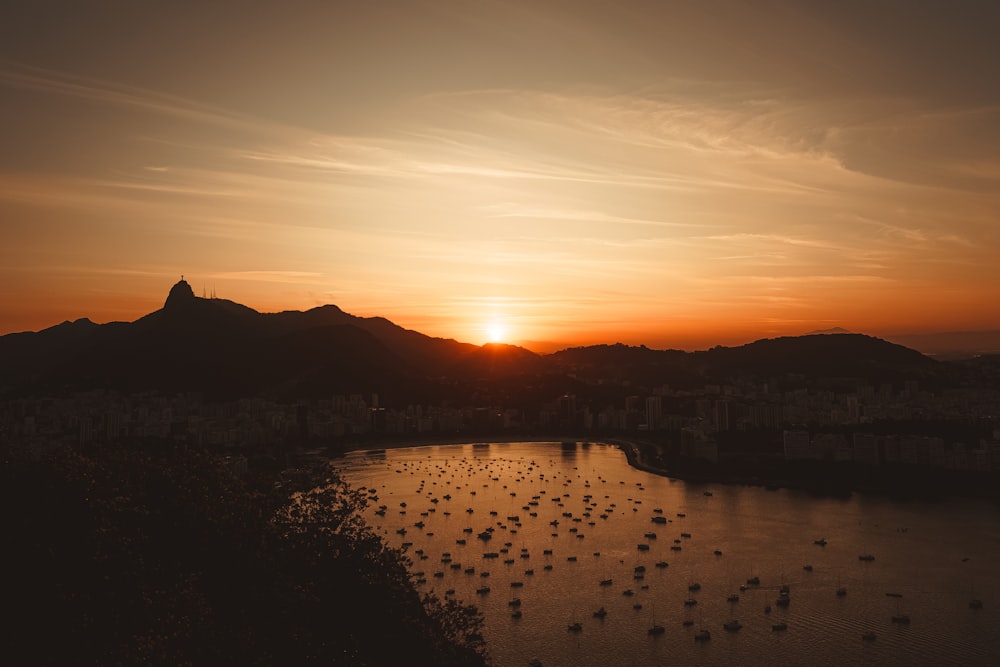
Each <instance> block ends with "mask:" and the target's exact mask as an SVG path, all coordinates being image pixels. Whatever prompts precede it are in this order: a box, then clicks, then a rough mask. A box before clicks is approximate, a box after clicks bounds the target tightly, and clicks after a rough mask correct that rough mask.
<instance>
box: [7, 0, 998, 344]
mask: <svg viewBox="0 0 1000 667" xmlns="http://www.w3.org/2000/svg"><path fill="white" fill-rule="evenodd" d="M17 4H18V5H19V6H18V7H17V8H16V9H13V10H6V9H5V10H4V14H5V16H4V19H3V20H2V21H0V121H2V122H0V146H2V147H3V150H2V151H0V233H2V237H0V241H2V242H0V333H7V332H12V331H21V330H37V329H40V328H43V327H46V326H51V325H53V324H56V323H58V322H61V321H63V320H65V319H75V318H78V317H90V318H91V319H93V320H95V321H98V322H105V321H110V320H133V319H135V318H137V317H139V316H141V315H143V314H145V313H147V312H150V311H152V310H155V309H156V308H158V307H160V305H162V302H163V300H164V299H165V297H166V294H167V291H168V290H169V288H170V286H171V285H172V284H173V283H174V282H176V281H177V280H178V279H179V277H180V275H181V274H184V275H185V276H186V278H187V279H188V281H189V282H190V283H191V284H192V285H193V286H194V287H195V290H196V291H197V292H199V293H201V291H202V289H205V290H207V291H209V292H210V291H211V290H212V289H214V290H215V291H216V292H217V294H218V295H219V296H222V297H225V298H229V299H232V300H234V301H238V302H240V303H245V304H247V305H249V306H251V307H253V308H256V309H257V310H261V311H274V310H284V309H306V308H310V307H313V306H316V305H320V304H325V303H334V304H337V305H339V306H340V307H341V308H343V309H344V310H346V311H348V312H351V313H354V314H357V315H381V316H385V317H388V318H390V319H392V320H393V321H395V322H397V323H398V324H401V325H403V326H406V327H408V328H413V329H417V330H420V331H423V332H425V333H428V334H432V335H438V336H446V337H453V338H458V339H460V340H465V341H469V342H474V343H481V342H484V341H486V340H487V339H489V338H491V337H500V338H503V339H505V340H508V341H511V342H518V341H534V342H535V343H533V344H534V345H535V346H536V347H539V348H541V347H545V345H544V344H543V343H545V342H548V343H550V344H551V343H555V344H562V345H568V344H582V343H595V342H615V341H623V342H629V343H645V344H647V345H650V346H652V347H680V348H686V349H693V348H703V347H707V346H710V345H714V344H720V343H721V344H735V343H742V342H746V341H749V340H753V339H756V338H761V337H765V336H774V335H783V334H799V333H804V332H807V331H810V330H815V329H827V328H832V327H837V326H839V327H843V328H846V329H850V330H853V331H863V332H866V333H872V334H876V335H886V334H889V333H893V332H929V331H956V330H979V329H1000V308H998V307H997V306H996V303H997V302H998V301H1000V299H998V296H1000V268H998V262H997V258H998V256H1000V224H998V223H1000V86H998V85H997V74H996V72H995V64H996V63H997V62H1000V46H998V40H996V35H997V34H1000V10H998V9H996V8H994V4H993V3H988V2H975V1H971V0H970V1H969V2H963V3H960V5H952V4H950V3H932V2H911V1H909V0H906V1H904V0H899V1H898V2H881V3H851V2H848V3H833V2H830V3H802V2H793V1H788V2H779V1H772V2H760V3H745V2H738V1H735V0H734V1H732V2H721V1H716V2H712V1H706V2H698V3H687V2H668V1H663V2H659V1H653V0H650V1H648V2H645V1H644V2H629V1H625V2H611V1H610V0H609V1H607V2H603V1H579V2H577V1H572V2H571V1H569V0H566V1H560V2H535V1H528V0H525V1H523V2H522V1H517V0H510V1H502V0H494V1H485V2H459V1H457V0H456V1H443V0H442V1H439V0H433V1H432V0H426V1H420V0H414V1H409V0H407V1H405V2H404V1H400V2H378V3H333V2H331V3H315V2H303V1H298V0H295V1H292V2H287V3H263V4H267V5H269V6H265V7H261V6H257V5H256V3H236V2H218V3H203V2H170V3H166V2H164V3H134V2H124V1H123V2H106V3H96V4H97V6H96V7H94V6H89V7H83V6H82V5H84V4H88V5H93V4H95V3H78V2H71V1H67V2H63V3H60V2H42V3H17ZM209 4H210V5H211V7H205V6H203V5H209ZM271 5H273V6H271ZM820 7H825V8H822V9H820Z"/></svg>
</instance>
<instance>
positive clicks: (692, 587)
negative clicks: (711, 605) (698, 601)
mask: <svg viewBox="0 0 1000 667" xmlns="http://www.w3.org/2000/svg"><path fill="white" fill-rule="evenodd" d="M688 590H689V591H700V590H701V584H699V583H697V582H695V583H693V584H688Z"/></svg>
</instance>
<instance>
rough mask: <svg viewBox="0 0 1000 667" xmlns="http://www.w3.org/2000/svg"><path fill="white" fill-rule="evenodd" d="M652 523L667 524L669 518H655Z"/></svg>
mask: <svg viewBox="0 0 1000 667" xmlns="http://www.w3.org/2000/svg"><path fill="white" fill-rule="evenodd" d="M652 522H653V523H666V522H667V518H666V517H663V516H654V517H653V518H652Z"/></svg>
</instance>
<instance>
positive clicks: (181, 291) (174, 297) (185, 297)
mask: <svg viewBox="0 0 1000 667" xmlns="http://www.w3.org/2000/svg"><path fill="white" fill-rule="evenodd" d="M196 298H197V297H195V295H194V290H193V289H191V285H190V284H189V283H188V282H187V281H186V280H184V276H181V279H180V281H179V282H178V283H177V284H176V285H174V286H173V287H171V288H170V294H168V295H167V300H166V302H165V303H164V304H163V307H164V308H175V307H177V306H179V305H181V304H185V303H193V302H194V300H195V299H196Z"/></svg>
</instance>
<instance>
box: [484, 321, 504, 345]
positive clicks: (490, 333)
mask: <svg viewBox="0 0 1000 667" xmlns="http://www.w3.org/2000/svg"><path fill="white" fill-rule="evenodd" d="M506 336H507V327H505V326H504V325H503V324H501V323H500V322H491V323H489V324H487V325H486V337H487V338H488V341H489V342H490V343H502V342H503V341H504V338H506Z"/></svg>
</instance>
